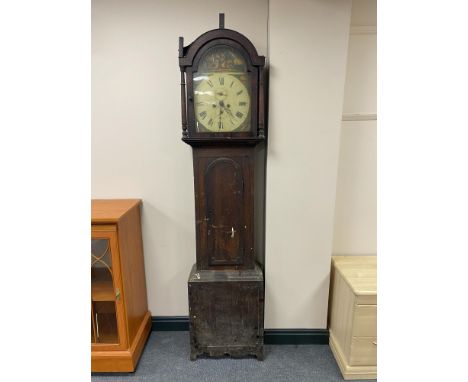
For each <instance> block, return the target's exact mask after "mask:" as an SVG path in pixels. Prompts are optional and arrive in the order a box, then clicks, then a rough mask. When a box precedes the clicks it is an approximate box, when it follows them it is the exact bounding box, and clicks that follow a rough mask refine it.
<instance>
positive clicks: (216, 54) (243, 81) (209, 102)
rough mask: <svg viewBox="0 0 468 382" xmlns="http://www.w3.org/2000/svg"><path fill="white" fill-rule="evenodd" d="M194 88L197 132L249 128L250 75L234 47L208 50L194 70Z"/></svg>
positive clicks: (219, 46) (224, 131)
mask: <svg viewBox="0 0 468 382" xmlns="http://www.w3.org/2000/svg"><path fill="white" fill-rule="evenodd" d="M193 87H194V101H195V118H196V121H195V125H196V129H197V132H200V133H203V132H205V133H218V132H219V133H229V132H241V131H250V130H251V126H250V108H251V86H250V74H249V73H248V72H247V64H246V62H245V59H244V57H243V56H242V54H241V53H240V52H238V51H237V50H236V49H234V48H232V47H230V46H227V45H217V46H215V47H213V48H211V49H208V50H207V52H206V53H205V54H204V55H203V57H202V58H201V60H200V62H199V65H198V72H196V73H194V76H193Z"/></svg>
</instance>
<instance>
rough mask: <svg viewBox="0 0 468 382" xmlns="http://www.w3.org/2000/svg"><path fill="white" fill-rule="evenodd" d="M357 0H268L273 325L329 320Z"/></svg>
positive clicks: (319, 324)
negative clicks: (341, 151) (346, 94)
mask: <svg viewBox="0 0 468 382" xmlns="http://www.w3.org/2000/svg"><path fill="white" fill-rule="evenodd" d="M350 13H351V2H350V1H343V0H315V1H311V0H294V1H288V2H284V1H281V0H271V1H270V116H269V123H270V124H269V146H268V165H267V203H266V297H265V298H266V300H265V313H266V316H265V327H267V328H325V327H326V320H327V306H328V288H329V272H330V256H331V252H332V237H333V217H334V205H335V188H336V175H337V167H338V148H339V135H340V127H341V114H342V105H343V92H344V82H345V71H346V58H347V46H348V33H349V22H350Z"/></svg>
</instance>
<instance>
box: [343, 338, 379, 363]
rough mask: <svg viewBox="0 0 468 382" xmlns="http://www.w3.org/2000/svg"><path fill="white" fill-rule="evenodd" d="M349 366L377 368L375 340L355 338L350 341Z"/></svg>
mask: <svg viewBox="0 0 468 382" xmlns="http://www.w3.org/2000/svg"><path fill="white" fill-rule="evenodd" d="M349 364H350V366H377V338H376V337H355V338H353V339H352V341H351V351H350V356H349Z"/></svg>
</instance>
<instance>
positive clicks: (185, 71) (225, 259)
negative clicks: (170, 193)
mask: <svg viewBox="0 0 468 382" xmlns="http://www.w3.org/2000/svg"><path fill="white" fill-rule="evenodd" d="M179 66H180V70H181V101H182V102H181V104H182V140H183V141H184V142H185V143H187V144H189V145H190V146H192V151H193V168H194V190H195V227H196V264H195V265H194V266H193V268H192V271H191V273H190V275H189V281H188V295H189V312H190V341H191V356H190V357H191V359H192V360H194V359H196V358H197V357H198V356H199V355H202V354H205V355H208V356H223V355H230V356H246V355H254V356H256V357H257V358H258V359H263V302H264V277H263V271H262V266H261V264H260V265H259V264H258V259H259V257H260V256H259V255H260V254H259V253H257V252H258V247H259V245H258V244H259V243H258V240H260V239H259V237H258V232H262V225H263V221H262V216H261V215H262V211H261V204H262V203H261V198H262V196H261V195H263V194H262V193H263V188H264V185H263V183H262V181H259V177H260V178H261V176H262V169H261V166H259V165H258V164H259V163H258V157H259V151H260V152H261V153H264V149H262V147H264V145H263V142H264V141H265V126H264V120H265V104H266V102H265V99H266V98H265V97H266V93H265V88H264V77H265V75H264V67H265V57H263V56H259V55H258V54H257V51H256V49H255V47H254V46H253V44H252V43H251V42H250V41H249V40H248V39H247V38H246V37H245V36H243V35H242V34H240V33H238V32H236V31H234V30H229V29H225V28H224V14H220V23H219V28H218V29H214V30H210V31H208V32H206V33H204V34H202V35H201V36H199V37H198V38H197V39H196V40H195V41H193V42H192V43H191V44H190V45H188V46H184V42H183V38H182V37H181V38H180V39H179ZM259 195H260V197H259ZM259 201H260V202H259Z"/></svg>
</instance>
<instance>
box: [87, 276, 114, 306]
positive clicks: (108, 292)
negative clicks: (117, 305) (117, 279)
mask: <svg viewBox="0 0 468 382" xmlns="http://www.w3.org/2000/svg"><path fill="white" fill-rule="evenodd" d="M91 299H92V300H93V301H115V292H114V286H113V285H112V280H110V281H109V280H105V281H93V282H92V283H91Z"/></svg>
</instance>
